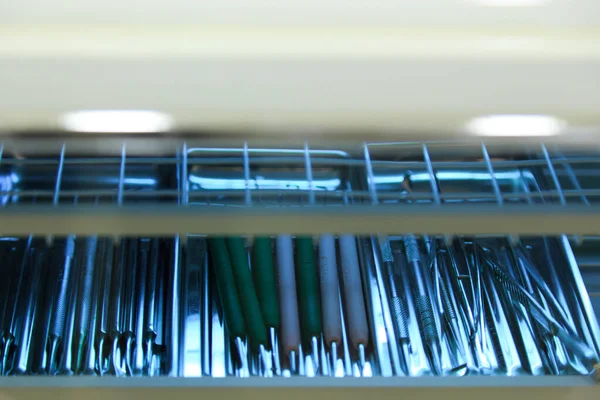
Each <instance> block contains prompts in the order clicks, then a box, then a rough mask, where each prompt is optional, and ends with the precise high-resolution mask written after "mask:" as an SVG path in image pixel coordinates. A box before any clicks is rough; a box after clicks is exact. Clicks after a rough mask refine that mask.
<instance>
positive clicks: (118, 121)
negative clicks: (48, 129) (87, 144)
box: [60, 110, 173, 133]
mask: <svg viewBox="0 0 600 400" xmlns="http://www.w3.org/2000/svg"><path fill="white" fill-rule="evenodd" d="M60 124H61V126H62V128H63V129H65V130H67V131H71V132H94V133H148V132H165V131H169V130H171V128H172V127H173V120H172V118H171V117H170V116H168V115H166V114H163V113H161V112H158V111H149V110H82V111H74V112H69V113H66V114H64V115H63V116H62V117H61V120H60Z"/></svg>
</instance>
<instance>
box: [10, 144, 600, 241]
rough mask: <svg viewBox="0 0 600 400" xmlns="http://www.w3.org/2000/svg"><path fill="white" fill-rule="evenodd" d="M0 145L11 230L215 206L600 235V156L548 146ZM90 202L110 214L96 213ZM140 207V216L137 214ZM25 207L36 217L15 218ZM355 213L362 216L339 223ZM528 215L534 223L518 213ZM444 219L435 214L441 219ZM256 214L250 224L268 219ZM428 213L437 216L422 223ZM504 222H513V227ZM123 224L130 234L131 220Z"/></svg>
mask: <svg viewBox="0 0 600 400" xmlns="http://www.w3.org/2000/svg"><path fill="white" fill-rule="evenodd" d="M2 149H3V147H0V189H1V191H0V199H1V201H2V204H3V205H4V206H5V207H4V209H5V211H1V210H0V220H1V224H2V230H3V231H5V230H6V232H9V231H14V232H25V230H26V229H29V228H31V229H33V230H36V229H37V230H36V232H44V233H45V232H47V231H50V230H52V229H55V228H52V226H51V225H50V226H47V227H45V228H40V229H38V228H36V227H35V228H33V227H31V226H37V222H36V218H38V219H39V218H45V219H48V221H47V224H50V222H49V221H50V220H52V221H53V223H54V224H55V225H56V222H55V221H61V219H67V218H68V219H69V220H70V221H71V223H72V224H71V226H72V229H75V228H76V227H79V228H77V229H79V230H82V229H83V230H84V231H86V232H87V231H88V230H89V229H92V228H82V226H83V225H84V222H85V223H87V224H91V223H94V224H97V223H98V222H99V221H100V220H102V219H106V217H107V216H108V217H112V218H113V219H115V218H116V219H118V218H121V219H123V218H125V217H129V216H131V215H133V216H132V218H133V219H131V221H129V222H127V224H130V225H131V224H139V221H140V220H142V219H143V218H149V219H154V220H155V221H154V222H156V223H155V224H154V225H152V224H150V223H148V224H146V225H144V229H149V230H150V231H151V232H153V231H154V230H156V233H157V234H158V233H163V234H166V233H176V232H186V230H181V231H179V230H177V229H176V227H175V226H176V224H175V222H174V221H175V220H178V221H180V220H182V219H185V217H186V216H188V217H190V218H192V217H193V218H196V219H197V220H198V221H204V220H206V222H207V223H208V222H210V223H211V224H214V221H215V220H218V219H217V218H218V217H217V215H218V213H219V211H218V210H219V209H221V210H232V211H233V210H234V209H237V210H242V211H243V213H242V216H246V215H245V214H248V212H249V213H250V214H252V213H253V212H254V211H257V210H262V209H268V211H267V210H265V212H268V213H269V214H264V215H267V216H274V218H275V219H276V218H279V217H281V216H285V217H287V216H288V214H286V213H290V214H289V216H290V217H294V218H296V220H295V222H294V223H295V224H298V223H301V224H305V225H306V226H308V222H307V221H308V220H309V219H310V218H312V219H311V221H313V225H314V221H317V222H319V221H321V220H323V217H324V216H326V217H327V218H329V219H328V222H330V223H331V224H334V226H333V228H335V229H336V230H337V231H338V232H341V231H345V230H348V229H350V228H349V227H350V226H358V224H359V223H360V224H362V225H363V226H364V227H361V228H360V229H358V230H356V231H355V232H357V233H358V231H361V232H365V233H366V232H370V231H372V230H373V229H377V231H379V230H381V231H384V230H385V231H391V230H392V228H391V227H390V226H391V225H392V221H396V222H394V223H395V224H396V225H395V227H394V231H395V232H397V231H398V229H400V230H403V229H409V228H408V227H406V228H404V227H403V226H399V225H398V224H397V222H398V221H400V220H401V219H402V218H404V219H403V220H402V221H404V222H406V223H407V224H409V223H412V224H413V225H414V224H417V223H419V224H421V222H422V221H423V229H422V230H421V232H427V231H429V232H431V233H435V232H438V233H439V232H445V231H446V230H448V229H453V230H455V231H460V230H461V229H457V227H456V226H457V223H460V224H461V226H462V225H464V224H466V222H465V223H464V224H463V221H466V220H465V219H464V218H465V217H467V218H469V221H470V222H472V223H474V224H477V225H478V227H475V228H465V229H463V230H464V233H465V234H466V233H476V232H479V231H483V230H486V229H489V226H488V228H486V227H485V226H484V224H485V223H487V224H488V225H489V224H490V223H491V222H493V223H494V224H495V225H494V226H497V229H498V231H497V232H506V233H508V232H514V233H518V232H521V231H523V233H526V232H529V233H532V231H533V229H534V228H532V227H522V226H520V224H521V223H522V224H532V223H535V224H536V225H540V222H543V223H545V224H546V225H545V226H543V227H542V226H540V233H552V232H554V233H560V232H563V231H562V230H559V229H562V228H560V226H565V228H564V229H565V230H564V232H567V233H579V232H576V230H577V229H579V226H581V224H582V223H583V224H586V227H584V228H582V232H581V233H582V234H598V233H600V231H599V232H597V230H598V229H599V228H597V224H595V223H592V221H595V215H596V214H595V207H594V206H595V205H596V204H597V203H598V201H599V200H600V168H598V167H599V163H600V157H598V156H597V155H594V154H585V153H564V152H561V150H560V149H557V148H552V149H548V148H547V147H546V146H545V145H543V144H540V145H539V147H537V148H522V149H521V150H519V151H518V152H515V151H514V149H513V150H512V151H505V149H502V148H495V147H492V146H486V145H485V144H480V145H476V146H474V145H473V144H467V143H456V142H432V143H407V142H394V143H365V144H364V145H363V146H362V148H360V149H345V150H348V151H347V152H346V151H342V150H327V149H312V148H310V146H309V144H305V146H304V148H296V149H289V148H288V149H273V148H271V149H267V148H263V149H261V148H251V147H249V146H248V145H247V144H245V143H244V144H242V145H241V146H239V147H224V148H216V147H211V148H187V146H186V145H185V144H183V146H182V147H181V148H180V149H179V150H178V151H177V152H175V153H174V154H173V155H171V156H163V157H139V156H128V154H127V149H126V146H125V145H123V146H122V148H121V152H120V153H121V154H120V156H115V157H84V156H81V155H80V154H69V152H68V143H65V144H64V145H63V146H62V149H61V151H60V154H58V155H57V156H56V157H46V158H35V157H28V158H22V157H16V156H13V155H5V156H4V157H2ZM211 174H212V175H211ZM268 174H275V175H274V176H276V179H271V180H269V179H268V177H267V175H268ZM290 176H291V178H292V179H290ZM202 179H204V181H202ZM198 182H200V183H198ZM202 182H204V183H206V182H212V183H211V184H210V185H206V184H203V183H202ZM467 204H468V205H469V206H468V207H464V205H467ZM471 206H473V207H471ZM48 207H50V208H49V209H48ZM90 207H91V208H90ZM144 207H145V208H144ZM148 207H150V208H148ZM52 210H56V211H52ZM77 210H81V211H77ZM94 210H98V212H103V213H104V214H98V215H96V214H94V213H95V212H96V211H94ZM119 210H120V211H119ZM140 210H142V211H140ZM144 210H145V211H144ZM185 210H189V212H188V211H185ZM203 210H206V212H204V211H203ZM277 210H280V211H281V212H283V214H282V213H281V212H278V211H277ZM294 210H307V211H302V212H307V213H309V214H310V215H308V216H307V219H306V220H305V221H304V222H303V221H302V219H303V218H304V217H305V215H303V214H301V213H300V214H298V215H295V214H294V213H298V212H300V211H298V212H296V211H294ZM461 210H462V211H461ZM473 210H477V211H476V213H477V212H478V213H479V216H477V215H474V214H473ZM322 211H323V212H322ZM546 211H547V212H551V213H553V219H554V222H548V223H546V222H545V221H546V220H547V219H548V218H545V217H544V216H543V215H542V214H543V213H544V212H546ZM136 212H137V213H138V214H140V213H141V214H140V215H137V216H136V215H134V214H135V213H136ZM198 212H200V213H201V214H202V213H203V214H202V215H200V214H198ZM78 213H79V214H78ZM144 213H145V214H144ZM227 213H229V211H227ZM244 213H245V214H244ZM510 213H512V214H510ZM26 214H27V215H29V217H30V218H29V220H28V221H27V222H26V223H25V225H22V226H18V227H17V224H19V223H20V222H21V220H23V218H24V216H25V215H26ZM142 214H143V215H142ZM250 214H248V215H250ZM379 214H381V215H379ZM504 214H506V221H508V220H509V219H510V218H512V220H511V221H510V224H509V222H506V224H504V221H503V218H504V217H503V215H504ZM509 214H510V215H509ZM46 215H48V217H46ZM349 215H350V216H352V218H353V219H354V222H352V221H351V222H346V221H344V220H343V218H346V217H347V216H349ZM521 215H523V216H524V217H529V216H531V220H529V221H528V222H526V220H525V219H523V220H522V221H520V220H519V219H520V218H521ZM344 216H346V217H344ZM388 216H389V223H386V224H385V226H384V223H385V221H386V219H387V217H388ZM438 216H439V217H440V219H439V221H434V219H433V218H434V217H436V218H437V217H438ZM155 217H156V218H155ZM250 217H251V218H250V219H249V220H248V221H254V220H258V219H260V218H263V216H258V215H257V216H252V215H250ZM427 217H431V218H429V220H428V221H425V220H424V219H423V218H427ZM488 217H489V218H488ZM136 218H137V219H136ZM159 218H162V219H163V221H162V222H161V221H158V219H159ZM178 218H179V219H178ZM232 218H233V217H232ZM336 218H337V219H336ZM484 218H488V220H487V221H486V222H484V220H483V219H484ZM165 219H166V220H168V221H169V224H170V225H169V227H168V228H167V227H166V225H165V224H164V221H165ZM263 219H264V218H263ZM290 221H291V220H290ZM411 221H412V222H411ZM559 221H560V222H559ZM271 222H272V225H271V226H273V227H274V228H275V226H276V225H274V222H273V221H271ZM467 222H468V221H467ZM565 222H566V223H567V225H569V226H566V225H565ZM159 223H162V224H163V226H162V227H160V226H158V224H159ZM450 223H452V224H450ZM28 224H29V225H31V226H29V225H28ZM105 224H108V222H106V223H105ZM123 224H125V222H123ZM335 224H337V225H335ZM353 224H354V225H353ZM448 224H450V225H448ZM188 225H190V226H191V225H192V223H191V222H188ZM508 225H510V230H505V229H509V228H508ZM195 226H196V225H195ZM277 226H281V224H279V225H277ZM298 226H299V225H298ZM418 226H421V225H418ZM440 227H441V228H440ZM442 228H443V229H442ZM61 229H62V228H61ZM64 229H65V230H66V229H67V228H64ZM77 229H76V230H77ZM103 229H108V228H107V227H106V228H103ZM115 229H116V230H117V231H119V230H121V231H124V232H129V231H130V230H132V229H133V228H130V227H124V226H121V227H117V228H115ZM140 229H141V228H140ZM182 229H183V228H182ZM186 229H189V228H186ZM214 229H216V228H214ZM246 229H249V230H252V229H258V228H254V227H246ZM260 229H263V228H260ZM260 229H259V230H260ZM264 229H267V228H264ZM304 229H307V228H304ZM314 229H315V233H318V231H319V229H317V227H316V226H315V228H314ZM354 229H356V228H354ZM414 229H415V228H414V226H413V228H411V231H415V230H414ZM431 229H434V230H433V231H431ZM59 230H60V229H59ZM209 230H210V229H209ZM301 230H302V229H301ZM525 231H526V232H525ZM187 232H189V230H187ZM15 234H16V233H15Z"/></svg>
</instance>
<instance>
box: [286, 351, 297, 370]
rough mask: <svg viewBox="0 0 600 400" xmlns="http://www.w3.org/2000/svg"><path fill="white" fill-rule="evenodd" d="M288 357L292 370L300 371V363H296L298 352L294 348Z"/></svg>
mask: <svg viewBox="0 0 600 400" xmlns="http://www.w3.org/2000/svg"><path fill="white" fill-rule="evenodd" d="M288 357H289V359H290V371H291V372H292V373H293V374H295V373H296V372H298V365H297V364H296V352H295V351H294V350H292V351H290V353H289V355H288Z"/></svg>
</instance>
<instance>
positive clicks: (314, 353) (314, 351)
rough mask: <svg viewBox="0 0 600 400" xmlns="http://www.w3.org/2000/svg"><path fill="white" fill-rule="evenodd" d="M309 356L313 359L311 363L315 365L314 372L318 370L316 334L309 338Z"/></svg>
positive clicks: (317, 341)
mask: <svg viewBox="0 0 600 400" xmlns="http://www.w3.org/2000/svg"><path fill="white" fill-rule="evenodd" d="M310 341H311V347H312V348H311V357H312V360H313V364H314V366H315V372H317V371H318V370H319V340H318V339H317V337H316V336H313V337H312V338H311V339H310Z"/></svg>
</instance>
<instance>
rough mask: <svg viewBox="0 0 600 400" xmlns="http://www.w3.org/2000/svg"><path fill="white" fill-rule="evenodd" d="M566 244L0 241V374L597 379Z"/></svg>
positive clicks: (344, 239)
mask: <svg viewBox="0 0 600 400" xmlns="http://www.w3.org/2000/svg"><path fill="white" fill-rule="evenodd" d="M564 240H566V239H564ZM565 246H567V247H565ZM569 249H570V248H569V247H568V243H562V242H561V239H555V238H536V239H528V240H525V241H523V242H521V243H518V244H516V243H511V242H509V241H508V240H507V239H504V238H499V237H496V238H478V239H466V238H456V239H454V240H453V241H452V242H449V241H448V240H444V239H443V238H428V237H415V236H412V235H408V236H401V237H358V238H357V237H355V236H353V235H340V236H339V237H336V236H334V235H322V236H320V237H310V236H300V237H293V236H291V235H278V236H275V237H254V238H242V237H208V238H206V237H202V236H196V237H190V238H186V240H185V241H181V242H180V240H179V238H169V239H159V238H121V239H118V240H117V239H108V238H101V237H95V236H91V237H75V236H68V237H66V238H61V239H59V238H56V239H55V240H54V242H53V243H52V244H49V243H48V242H47V241H46V240H45V239H43V238H34V237H29V238H2V239H1V240H0V255H1V257H2V263H1V265H0V269H1V271H2V273H3V279H2V281H0V286H1V287H0V312H1V314H0V323H2V326H1V327H0V328H1V329H0V331H1V334H2V336H1V340H2V347H1V349H0V350H1V365H0V368H1V371H0V372H1V373H2V374H3V375H16V374H48V375H81V374H90V375H116V376H157V375H170V376H228V375H232V376H240V377H245V376H255V375H257V376H292V375H303V376H317V375H326V376H338V377H342V376H367V377H368V376H377V375H381V376H391V375H398V376H420V375H466V374H482V375H519V374H533V375H541V374H557V375H558V374H594V375H595V376H597V375H598V374H600V370H599V364H598V352H599V350H600V348H599V346H600V342H599V337H598V326H597V322H596V321H595V320H594V319H592V318H590V313H589V310H587V309H586V307H587V305H586V302H585V298H584V296H585V295H586V294H585V293H583V292H581V290H580V289H581V287H580V285H579V284H580V282H578V281H577V279H578V278H577V276H576V274H574V272H573V269H572V268H576V266H573V265H570V264H569V263H568V261H569V260H567V258H568V257H569V254H568V251H569ZM571 256H572V254H571ZM579 278H580V277H579ZM588 303H589V302H588Z"/></svg>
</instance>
